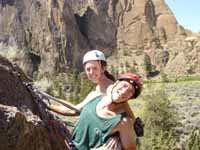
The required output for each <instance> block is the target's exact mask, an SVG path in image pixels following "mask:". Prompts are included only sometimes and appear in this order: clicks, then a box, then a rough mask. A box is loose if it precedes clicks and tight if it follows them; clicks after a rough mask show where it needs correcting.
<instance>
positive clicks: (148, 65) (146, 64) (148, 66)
mask: <svg viewBox="0 0 200 150" xmlns="http://www.w3.org/2000/svg"><path fill="white" fill-rule="evenodd" d="M144 70H145V71H146V77H147V78H149V77H150V75H151V71H152V64H151V58H150V57H149V55H147V53H144Z"/></svg>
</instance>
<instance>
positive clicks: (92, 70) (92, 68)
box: [85, 61, 104, 83]
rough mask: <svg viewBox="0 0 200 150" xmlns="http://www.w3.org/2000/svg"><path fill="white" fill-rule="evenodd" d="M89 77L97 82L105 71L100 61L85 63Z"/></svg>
mask: <svg viewBox="0 0 200 150" xmlns="http://www.w3.org/2000/svg"><path fill="white" fill-rule="evenodd" d="M85 72H86V74H87V77H88V79H89V80H90V81H92V82H93V83H97V82H98V81H99V79H100V77H101V75H102V73H103V72H104V70H103V68H102V66H101V63H100V61H89V62H87V63H86V64H85Z"/></svg>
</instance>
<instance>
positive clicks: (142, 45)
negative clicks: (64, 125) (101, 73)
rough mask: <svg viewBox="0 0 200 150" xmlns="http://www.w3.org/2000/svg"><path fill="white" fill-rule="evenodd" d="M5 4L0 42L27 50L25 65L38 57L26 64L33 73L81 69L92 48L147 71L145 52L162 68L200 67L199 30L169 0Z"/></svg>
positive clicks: (179, 70) (112, 59) (188, 70)
mask: <svg viewBox="0 0 200 150" xmlns="http://www.w3.org/2000/svg"><path fill="white" fill-rule="evenodd" d="M0 7H1V8H0V9H1V12H0V14H1V18H0V20H3V21H1V22H0V42H1V43H4V44H7V45H9V46H10V45H11V46H17V48H19V49H20V50H21V49H23V50H25V51H26V54H27V56H26V57H25V59H26V60H27V61H25V62H23V63H21V66H27V65H23V64H26V63H27V62H28V63H33V64H34V65H32V66H31V65H28V66H29V67H25V72H26V73H28V74H30V75H31V76H33V74H34V72H36V75H37V74H38V72H39V74H40V75H48V74H50V75H52V74H54V75H55V74H57V73H59V72H68V71H70V70H71V69H72V70H76V71H80V69H81V66H82V65H81V60H82V59H81V58H82V56H83V54H84V53H85V52H86V51H87V50H89V49H101V50H103V51H104V52H105V53H106V56H112V57H109V59H110V60H109V64H112V65H113V66H114V67H115V68H116V69H117V68H118V70H119V71H122V70H123V69H122V68H123V67H122V66H123V65H124V64H125V63H126V61H127V62H129V64H128V66H130V67H129V68H126V69H130V68H136V69H135V70H136V71H138V72H140V74H143V73H144V70H143V67H142V66H143V65H144V53H146V54H148V55H149V56H150V58H151V62H152V65H153V66H154V68H156V70H158V71H159V70H163V71H165V72H166V73H169V74H170V73H172V72H173V71H174V70H176V73H175V74H191V73H192V74H195V73H196V74H197V73H199V72H200V70H199V69H198V68H200V67H199V64H200V62H199V59H198V58H199V55H200V54H199V46H198V44H197V43H199V41H200V37H199V34H195V33H192V32H190V31H188V30H186V29H184V28H183V27H182V26H181V25H179V23H178V22H177V20H176V18H175V16H174V15H173V13H172V12H171V10H170V9H169V8H168V7H167V5H166V4H165V1H164V0H76V1H71V0H67V1H64V0H61V1H60V0H59V1H58V0H54V1H52V0H47V1H37V0H31V1H25V0H20V1H16V0H11V1H1V2H0ZM194 36H195V37H196V39H195V40H194V39H193V42H191V41H187V40H185V39H187V38H188V37H194ZM191 43H192V44H191ZM162 51H163V52H162ZM166 52H167V53H168V55H167V57H168V58H166V55H165V54H164V55H163V53H166ZM127 54H128V55H127ZM157 58H158V59H157ZM116 59H118V60H116ZM180 59H181V60H185V61H184V62H182V63H181V64H180V65H178V66H174V64H177V61H178V60H180ZM160 60H164V62H163V61H160ZM35 61H37V63H35ZM116 62H117V63H116ZM133 64H134V65H133ZM188 64H190V65H189V66H188ZM183 66H187V67H183ZM22 68H23V67H22Z"/></svg>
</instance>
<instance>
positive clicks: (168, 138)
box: [138, 87, 178, 150]
mask: <svg viewBox="0 0 200 150" xmlns="http://www.w3.org/2000/svg"><path fill="white" fill-rule="evenodd" d="M149 89H152V88H151V87H150V88H149ZM143 99H144V101H145V106H144V113H143V119H144V122H145V136H144V137H143V138H142V139H141V141H140V145H139V147H138V148H139V149H142V150H149V149H154V150H169V149H170V150H173V149H175V147H176V142H177V141H178V137H177V135H175V134H174V133H175V132H174V131H173V130H174V127H175V126H176V125H177V121H176V120H177V116H175V113H174V112H173V111H172V109H171V107H170V100H169V99H168V97H167V95H166V93H165V87H161V88H160V89H159V90H156V91H155V92H153V93H152V91H151V92H150V91H149V93H146V94H145V95H143Z"/></svg>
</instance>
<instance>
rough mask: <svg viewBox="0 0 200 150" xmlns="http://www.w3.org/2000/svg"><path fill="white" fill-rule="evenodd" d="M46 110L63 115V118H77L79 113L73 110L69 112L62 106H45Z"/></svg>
mask: <svg viewBox="0 0 200 150" xmlns="http://www.w3.org/2000/svg"><path fill="white" fill-rule="evenodd" d="M47 108H48V109H49V110H52V111H54V112H56V113H58V114H61V115H65V116H78V115H79V114H80V113H79V112H77V111H75V110H71V109H69V108H67V107H65V106H63V105H54V104H51V105H49V106H47Z"/></svg>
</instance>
